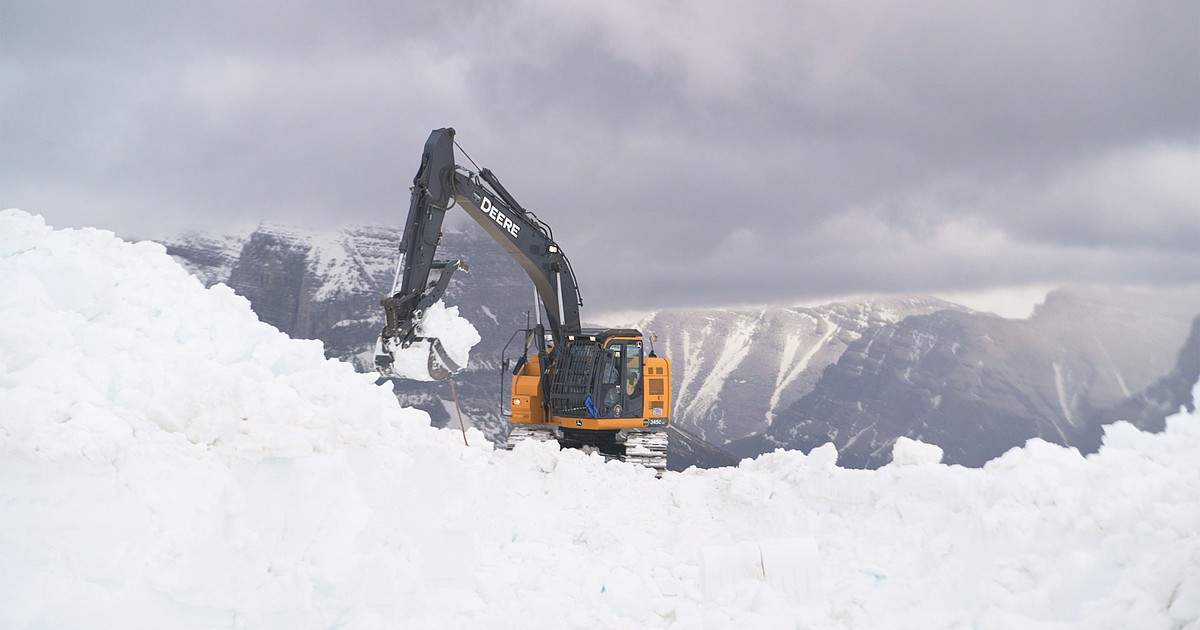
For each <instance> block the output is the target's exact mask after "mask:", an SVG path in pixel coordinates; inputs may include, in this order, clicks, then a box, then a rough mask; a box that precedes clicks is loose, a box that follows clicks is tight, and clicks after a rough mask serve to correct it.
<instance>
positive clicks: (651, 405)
mask: <svg viewBox="0 0 1200 630" xmlns="http://www.w3.org/2000/svg"><path fill="white" fill-rule="evenodd" d="M643 378H645V380H646V389H645V392H646V397H645V406H646V407H645V411H644V415H645V417H646V418H650V419H655V418H667V419H670V417H671V361H670V359H667V358H666V357H646V373H645V375H644V376H643Z"/></svg>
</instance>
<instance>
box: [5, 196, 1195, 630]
mask: <svg viewBox="0 0 1200 630" xmlns="http://www.w3.org/2000/svg"><path fill="white" fill-rule="evenodd" d="M373 381H374V376H373V375H364V374H357V373H355V372H354V371H353V370H352V369H351V368H350V367H349V366H347V365H344V364H340V363H337V362H335V361H329V360H326V359H325V358H324V356H323V353H322V348H321V345H320V343H318V342H314V341H298V340H292V339H288V338H287V337H286V336H284V335H283V334H281V333H280V332H278V331H277V330H275V329H274V328H271V327H270V326H267V325H265V324H262V323H260V322H259V321H258V320H257V318H255V316H254V314H253V313H252V312H251V310H250V307H249V304H248V303H247V302H246V301H245V300H244V299H242V298H240V297H238V296H237V295H235V294H234V293H233V292H232V291H231V290H230V289H228V288H226V287H223V286H217V287H214V288H213V289H205V288H203V286H202V285H201V284H200V282H199V281H198V280H196V279H195V278H193V277H191V276H189V275H188V274H187V272H186V271H184V270H183V269H182V268H180V267H179V266H178V265H176V264H175V263H174V262H173V261H172V260H171V259H170V258H169V257H168V256H167V255H166V254H165V252H164V251H163V248H162V247H160V246H158V245H155V244H152V243H126V242H123V241H121V240H119V239H117V238H115V237H114V236H113V235H112V234H111V233H109V232H104V231H100V230H90V229H88V230H62V231H56V230H53V229H51V228H49V227H46V226H45V225H44V222H43V221H42V220H41V218H39V217H36V216H31V215H28V214H25V213H22V212H19V211H13V210H9V211H5V212H3V213H2V214H0V627H4V628H28V627H35V628H41V627H120V628H125V627H176V628H178V627H195V628H216V627H238V628H254V627H277V628H310V627H356V628H378V627H478V628H496V627H544V628H563V627H578V628H592V627H681V628H708V627H713V628H720V627H730V628H733V627H736V628H772V627H779V628H794V627H861V628H943V627H953V628H956V627H976V628H1018V627H1019V628H1028V627H1045V628H1059V627H1062V628H1098V627H1104V628H1112V627H1138V628H1171V627H1195V626H1196V624H1197V623H1198V622H1197V619H1198V617H1200V537H1198V534H1197V532H1200V422H1197V420H1198V419H1200V418H1198V417H1197V414H1185V413H1180V414H1179V415H1176V416H1174V417H1172V418H1170V419H1169V420H1168V426H1167V430H1166V431H1165V432H1163V433H1161V434H1147V433H1142V432H1139V431H1137V430H1136V429H1134V428H1132V427H1131V426H1130V425H1127V424H1118V425H1114V426H1112V427H1109V429H1108V431H1107V435H1106V438H1105V445H1104V447H1103V448H1102V449H1101V450H1100V452H1099V453H1097V454H1095V455H1093V456H1089V457H1081V456H1080V455H1079V454H1078V453H1077V452H1076V451H1073V450H1069V449H1064V448H1060V447H1057V446H1054V445H1051V444H1048V443H1046V442H1042V441H1039V440H1034V441H1031V442H1030V443H1029V444H1028V445H1027V446H1026V447H1025V448H1023V449H1015V450H1013V451H1011V452H1009V453H1007V454H1006V455H1004V456H1003V457H1001V458H999V459H997V460H995V461H993V462H991V463H989V464H988V465H987V466H986V467H984V468H982V469H966V468H961V467H949V466H943V465H941V464H939V463H938V461H939V459H940V451H939V450H938V449H937V448H936V447H932V446H929V445H924V444H920V443H917V442H911V441H902V442H901V443H899V444H897V445H896V457H895V460H896V461H895V463H893V464H892V465H889V466H885V467H883V468H881V469H879V470H876V471H863V470H845V469H840V468H837V467H836V466H835V465H834V462H835V460H836V455H837V454H836V452H835V451H834V450H833V448H832V447H831V446H826V447H822V448H818V449H816V450H814V451H813V452H812V453H811V454H809V455H807V456H806V455H803V454H801V453H796V452H776V453H773V454H769V455H764V456H762V457H760V458H758V459H757V460H754V461H745V462H743V463H742V464H741V466H739V467H738V468H736V469H735V468H726V469H715V470H695V469H693V470H689V471H687V472H684V473H672V472H668V473H666V474H665V475H664V477H663V478H662V479H655V477H654V473H653V472H652V471H650V470H647V469H643V468H639V467H636V466H633V465H629V464H624V463H619V462H605V461H604V460H602V459H601V458H599V457H597V456H589V455H585V454H583V453H580V452H578V451H560V450H559V449H558V447H557V445H555V444H553V443H548V444H547V443H527V444H522V445H521V446H519V447H518V448H517V449H515V450H514V451H512V452H506V451H503V450H500V451H493V450H492V448H491V447H490V446H485V445H486V444H487V443H486V441H485V440H483V439H482V437H481V436H478V435H477V436H473V439H471V440H470V444H471V445H472V446H471V447H466V446H464V445H463V440H462V438H461V436H460V435H458V434H456V433H453V432H449V431H440V430H436V429H432V428H430V427H429V426H428V417H427V416H426V415H425V414H424V413H423V412H420V411H415V410H411V409H402V408H400V407H399V406H398V405H397V403H396V401H395V398H394V397H393V396H392V394H391V392H390V391H389V390H388V389H386V388H384V387H379V386H376V385H374V384H373ZM1197 391H1200V387H1198V388H1197Z"/></svg>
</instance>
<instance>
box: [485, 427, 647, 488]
mask: <svg viewBox="0 0 1200 630" xmlns="http://www.w3.org/2000/svg"><path fill="white" fill-rule="evenodd" d="M551 440H557V441H558V442H559V444H560V445H561V446H562V447H563V448H579V449H582V450H584V451H587V452H596V453H600V454H602V455H603V456H604V458H605V459H615V460H618V461H625V462H629V463H631V464H637V465H639V466H645V467H646V468H651V469H653V470H654V472H655V474H656V475H657V476H659V477H661V476H662V474H663V471H665V470H666V469H667V432H666V431H629V432H628V433H627V434H626V435H625V443H624V446H625V449H624V450H625V454H624V455H623V456H622V455H618V454H616V453H613V452H611V451H608V449H601V448H599V447H598V446H593V445H587V444H580V443H578V442H575V441H570V440H564V439H559V437H558V435H557V434H556V433H555V431H554V428H553V427H538V426H528V425H518V426H515V427H513V428H512V430H511V431H509V433H508V440H507V441H506V442H505V444H504V448H505V450H509V451H511V450H513V448H514V447H515V446H516V445H517V444H520V443H522V442H549V441H551ZM619 444H620V443H619V442H618V443H617V444H615V445H614V446H618V447H619ZM606 451H608V452H606ZM619 452H620V451H617V453H619Z"/></svg>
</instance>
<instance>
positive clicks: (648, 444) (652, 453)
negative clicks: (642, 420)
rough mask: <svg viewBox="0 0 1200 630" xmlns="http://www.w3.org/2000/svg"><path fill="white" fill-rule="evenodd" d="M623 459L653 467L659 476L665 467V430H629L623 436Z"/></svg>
mask: <svg viewBox="0 0 1200 630" xmlns="http://www.w3.org/2000/svg"><path fill="white" fill-rule="evenodd" d="M625 461H627V462H629V463H631V464H639V465H641V466H645V467H646V468H653V469H654V471H655V474H656V475H657V476H659V477H661V476H662V474H663V471H665V470H666V469H667V432H666V431H630V432H629V433H628V434H627V435H626V436H625Z"/></svg>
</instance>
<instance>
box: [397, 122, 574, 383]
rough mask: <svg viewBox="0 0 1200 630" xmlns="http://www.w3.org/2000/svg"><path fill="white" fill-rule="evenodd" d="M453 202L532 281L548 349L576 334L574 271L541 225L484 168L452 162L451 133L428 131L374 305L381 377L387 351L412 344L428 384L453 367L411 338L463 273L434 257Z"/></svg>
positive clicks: (435, 346) (434, 343)
mask: <svg viewBox="0 0 1200 630" xmlns="http://www.w3.org/2000/svg"><path fill="white" fill-rule="evenodd" d="M455 204H457V205H459V206H462V207H463V209H464V210H466V212H467V214H468V216H470V217H471V218H472V219H473V220H475V222H476V223H478V224H479V225H480V226H481V227H482V228H483V230H484V231H485V232H487V233H488V234H489V235H490V236H491V237H492V238H493V239H494V240H495V241H496V242H497V243H499V244H500V246H501V247H502V248H503V249H504V251H505V252H507V253H508V255H509V256H511V257H512V258H513V259H514V260H515V261H516V262H517V263H518V264H519V265H520V266H521V268H522V269H524V270H525V273H526V274H527V275H528V276H529V278H530V280H532V281H533V285H534V289H535V291H536V293H537V297H538V299H539V301H540V302H541V306H542V308H543V309H544V310H545V313H546V319H547V322H548V324H549V329H550V333H551V336H552V338H553V339H554V341H555V343H556V344H557V343H558V342H560V341H561V340H562V339H563V338H564V337H565V336H566V335H569V334H575V333H577V332H579V330H580V326H581V324H580V315H579V309H580V306H582V303H583V302H582V299H581V298H580V295H579V288H578V284H577V282H576V279H575V273H574V271H573V270H572V269H571V264H570V261H569V260H568V259H567V257H566V255H565V254H563V252H562V249H561V248H559V246H558V244H557V243H555V242H554V236H553V232H552V231H551V230H550V228H549V226H547V225H546V224H545V223H543V222H542V221H540V220H539V219H538V218H537V217H536V216H535V215H534V214H533V213H532V212H529V211H527V210H525V209H524V208H523V207H521V205H520V204H519V203H517V201H516V199H514V198H513V196H512V195H511V194H510V193H509V192H508V190H506V189H505V188H504V186H503V185H502V184H501V183H500V181H499V180H498V179H497V178H496V176H495V175H494V174H493V173H492V172H491V171H490V170H488V169H481V170H480V171H479V172H478V173H475V172H472V171H469V170H467V169H465V168H462V167H460V166H459V165H458V164H456V162H455V159H454V130H453V129H450V128H444V129H435V130H434V131H433V132H432V133H431V134H430V135H429V139H428V140H427V141H426V142H425V150H424V153H423V154H422V156H421V166H420V168H419V169H418V170H417V175H416V177H414V178H413V186H412V197H411V201H410V203H409V209H408V220H407V221H406V222H405V226H404V236H403V240H402V241H401V243H400V254H401V256H400V261H399V263H398V265H397V270H396V278H395V280H394V282H393V286H392V294H391V295H390V296H389V297H387V298H384V300H383V301H382V305H383V308H384V314H385V318H386V322H385V325H384V327H383V331H382V333H381V334H380V339H379V343H378V344H377V346H376V356H375V364H376V368H377V369H378V370H379V372H380V373H381V374H382V375H384V376H395V373H394V372H392V366H393V363H394V353H395V352H396V351H397V350H398V349H399V348H407V347H409V346H411V345H412V344H413V343H415V342H418V341H425V342H428V343H429V345H430V355H429V372H430V376H431V377H432V378H434V379H435V380H440V379H443V378H446V377H448V376H450V374H452V373H454V372H455V371H457V370H458V369H461V368H459V366H457V365H455V364H454V362H453V361H452V360H451V359H450V358H449V357H448V356H446V354H445V351H444V349H442V346H441V342H440V341H438V340H437V339H432V338H429V337H422V336H420V333H419V328H420V323H421V321H422V319H423V317H424V315H425V313H426V312H427V310H428V308H429V307H430V306H432V305H433V304H434V303H435V302H437V301H438V300H440V299H441V297H442V295H443V294H444V293H445V291H446V287H447V286H448V285H449V282H450V277H451V275H452V274H453V273H454V271H456V270H458V269H463V270H467V265H466V263H464V262H463V261H461V260H436V259H435V257H436V253H437V248H438V245H439V244H440V243H441V239H442V231H441V228H442V222H443V220H444V219H445V215H446V212H447V211H449V210H450V209H451V208H452V207H453V206H454V205H455Z"/></svg>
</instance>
